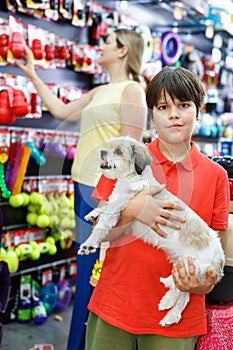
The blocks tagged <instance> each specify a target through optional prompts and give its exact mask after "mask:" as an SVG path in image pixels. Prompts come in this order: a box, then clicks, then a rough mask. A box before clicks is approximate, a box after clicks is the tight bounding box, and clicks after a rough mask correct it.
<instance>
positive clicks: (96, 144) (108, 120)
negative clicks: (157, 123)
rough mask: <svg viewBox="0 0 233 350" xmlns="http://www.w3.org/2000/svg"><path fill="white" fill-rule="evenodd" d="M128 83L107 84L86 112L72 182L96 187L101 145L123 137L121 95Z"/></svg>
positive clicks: (82, 121)
mask: <svg viewBox="0 0 233 350" xmlns="http://www.w3.org/2000/svg"><path fill="white" fill-rule="evenodd" d="M129 84H138V83H137V82H135V81H131V80H127V81H123V82H120V83H109V84H107V85H104V86H103V87H102V88H101V89H100V90H99V91H98V92H97V93H96V94H95V95H94V97H93V99H92V100H91V102H90V103H89V104H88V105H87V106H86V107H85V108H84V109H83V111H82V117H81V124H80V137H79V140H78V144H77V147H76V153H75V157H74V161H73V165H72V169H71V175H72V179H73V180H74V181H76V182H79V183H82V184H84V185H87V186H96V184H97V182H98V180H99V178H100V175H101V171H100V167H99V165H100V149H101V145H102V144H103V143H104V142H105V141H107V140H108V139H110V138H112V137H118V136H121V123H120V108H121V95H122V92H123V90H124V89H125V87H126V86H127V85H129Z"/></svg>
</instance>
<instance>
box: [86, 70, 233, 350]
mask: <svg viewBox="0 0 233 350" xmlns="http://www.w3.org/2000/svg"><path fill="white" fill-rule="evenodd" d="M204 97H205V92H204V89H203V86H202V84H201V82H200V80H199V79H198V77H197V76H196V75H195V74H194V73H192V72H190V71H188V70H186V69H184V68H181V67H179V68H173V67H165V68H164V69H162V71H160V72H159V73H158V74H157V75H156V76H155V77H154V78H153V79H152V81H151V82H150V84H149V87H148V90H147V105H148V109H149V113H150V115H151V118H152V122H153V123H154V126H155V129H156V131H157V133H158V137H157V138H156V139H155V140H154V141H153V142H152V143H151V144H149V145H148V148H149V150H150V153H151V155H152V157H153V163H152V166H151V168H152V171H153V174H154V176H155V177H156V179H157V180H158V181H159V182H160V183H161V184H164V183H165V184H166V188H167V189H168V190H169V191H170V192H172V193H173V194H175V195H176V196H178V197H180V198H181V199H182V200H183V201H184V202H186V203H187V204H188V205H189V206H190V207H191V208H192V209H193V210H194V211H196V213H197V214H198V215H200V216H201V217H202V219H204V220H205V221H206V223H207V224H208V225H209V226H210V227H212V228H213V229H216V230H218V231H219V234H220V236H221V238H222V241H223V240H224V230H225V229H226V228H227V226H228V213H229V203H230V198H229V183H228V178H227V174H226V171H225V170H224V169H223V168H222V167H221V166H220V165H218V164H216V163H214V162H213V161H211V160H210V159H208V158H207V157H206V156H204V155H203V154H201V153H200V152H199V150H198V148H197V147H196V145H195V144H194V143H193V142H192V141H191V137H192V133H193V129H194V126H195V122H196V121H197V120H198V119H199V114H200V110H201V107H202V105H203V103H204ZM210 184H211V186H210ZM112 186H113V183H112V181H108V180H107V179H106V178H104V177H102V178H101V180H100V182H99V184H98V185H97V188H96V191H95V193H94V195H95V196H96V197H97V196H98V199H101V200H105V201H106V200H107V199H108V195H109V194H110V193H111V191H112ZM157 191H160V188H155V189H151V190H150V191H143V192H141V193H140V194H139V195H137V196H135V197H134V198H133V199H132V200H131V202H130V203H129V205H128V207H127V208H126V209H125V210H124V211H123V212H122V214H121V218H120V220H119V222H118V224H117V225H116V227H115V228H114V229H113V230H112V231H111V232H110V234H109V237H108V240H109V241H110V242H111V243H110V248H109V249H108V250H107V253H106V258H105V261H104V265H103V268H102V272H101V277H100V280H99V282H98V284H97V286H96V288H95V290H94V293H93V295H92V298H91V300H90V303H89V310H90V311H91V312H90V315H89V319H88V327H87V343H86V350H109V349H111V350H171V349H174V350H194V348H195V343H196V339H197V336H198V335H200V334H204V333H206V331H207V327H206V314H205V297H204V295H205V294H207V293H209V292H210V291H211V290H212V288H213V287H214V283H215V278H216V276H215V275H214V273H213V271H212V270H211V269H209V270H208V272H207V275H206V279H205V280H204V281H202V282H200V281H199V280H198V279H197V278H196V275H195V267H194V264H193V262H192V257H190V258H189V269H188V271H186V269H185V266H184V264H183V262H182V261H181V260H179V261H178V262H177V264H174V265H173V266H172V264H171V263H170V262H169V261H168V259H167V256H166V253H165V252H164V251H162V250H160V249H155V248H153V247H152V246H150V245H149V244H146V243H144V242H143V241H142V240H137V239H135V238H134V237H133V236H132V234H127V235H122V233H123V232H124V231H125V229H126V228H127V227H128V226H129V225H130V223H131V222H132V221H134V220H135V219H137V220H139V221H141V222H143V223H144V224H147V225H149V226H150V227H152V228H153V229H154V231H155V232H156V233H155V234H160V235H162V236H164V237H165V235H164V233H163V232H162V231H161V230H160V229H159V228H158V226H157V225H158V223H159V224H163V225H169V226H171V227H177V226H179V225H182V211H181V212H180V213H181V216H180V217H177V216H175V215H174V214H172V209H173V208H176V209H180V210H181V208H178V207H177V204H176V203H171V202H167V201H164V202H161V201H158V200H155V199H153V197H152V194H153V193H155V192H157ZM184 219H185V218H184ZM165 239H166V238H165ZM171 270H172V273H173V279H174V282H175V284H176V287H177V288H178V289H180V290H181V291H187V292H190V293H191V300H190V302H189V304H188V305H187V307H186V309H185V310H184V312H183V315H182V319H181V320H180V322H179V323H178V324H173V325H171V326H170V327H166V328H165V327H161V326H160V325H159V321H160V320H161V319H162V318H163V316H164V314H165V313H166V312H167V311H166V310H165V311H159V310H158V304H159V301H160V299H161V297H162V295H164V293H165V292H166V289H165V287H164V286H163V285H162V283H161V282H160V277H167V276H168V275H169V274H170V272H171Z"/></svg>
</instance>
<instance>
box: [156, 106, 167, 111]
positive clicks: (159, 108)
mask: <svg viewBox="0 0 233 350" xmlns="http://www.w3.org/2000/svg"><path fill="white" fill-rule="evenodd" d="M157 108H158V110H159V111H163V110H164V109H166V106H158V107H157Z"/></svg>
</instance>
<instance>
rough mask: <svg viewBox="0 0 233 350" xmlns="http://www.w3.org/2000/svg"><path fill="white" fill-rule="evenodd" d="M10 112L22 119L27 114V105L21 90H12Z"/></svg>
mask: <svg viewBox="0 0 233 350" xmlns="http://www.w3.org/2000/svg"><path fill="white" fill-rule="evenodd" d="M11 110H12V112H13V113H14V115H16V116H17V117H24V116H25V115H27V114H28V113H29V104H28V101H27V99H26V96H25V95H24V93H23V91H22V90H18V89H15V90H14V92H13V101H12V108H11Z"/></svg>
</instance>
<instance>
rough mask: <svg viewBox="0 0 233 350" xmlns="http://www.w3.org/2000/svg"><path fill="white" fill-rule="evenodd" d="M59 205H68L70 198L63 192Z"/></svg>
mask: <svg viewBox="0 0 233 350" xmlns="http://www.w3.org/2000/svg"><path fill="white" fill-rule="evenodd" d="M59 204H60V207H63V208H64V207H68V208H69V207H70V200H69V198H68V197H66V195H65V194H62V195H61V197H60V200H59Z"/></svg>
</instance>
